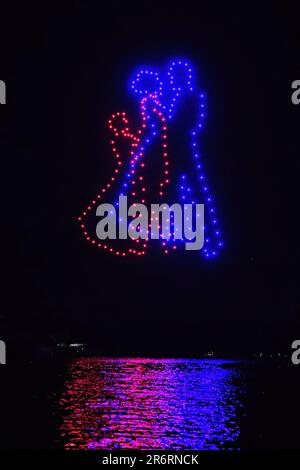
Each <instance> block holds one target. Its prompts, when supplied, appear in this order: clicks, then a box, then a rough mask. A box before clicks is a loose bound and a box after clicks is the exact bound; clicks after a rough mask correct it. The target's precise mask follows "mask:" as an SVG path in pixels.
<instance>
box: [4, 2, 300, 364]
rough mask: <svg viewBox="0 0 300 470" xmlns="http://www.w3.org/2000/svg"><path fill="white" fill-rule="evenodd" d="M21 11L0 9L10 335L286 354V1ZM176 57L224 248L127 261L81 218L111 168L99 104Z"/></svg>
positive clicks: (291, 231) (291, 198)
mask: <svg viewBox="0 0 300 470" xmlns="http://www.w3.org/2000/svg"><path fill="white" fill-rule="evenodd" d="M20 5H23V6H20V7H19V8H18V14H17V12H16V9H13V8H11V9H7V11H5V9H4V14H3V15H2V12H1V32H0V39H1V62H0V79H2V80H5V81H6V85H7V103H8V104H7V105H6V107H5V109H3V108H4V107H1V116H0V117H1V121H0V136H1V157H2V172H1V175H2V184H1V191H2V195H1V200H2V217H1V224H2V235H3V242H2V248H3V254H2V268H3V271H4V282H3V281H2V285H3V287H4V294H3V296H2V297H1V304H2V305H1V307H2V308H1V316H0V324H2V328H3V331H4V335H3V334H2V336H4V337H5V335H6V336H7V337H8V339H9V338H12V337H16V336H18V335H20V336H22V337H23V338H26V340H27V341H29V342H32V343H33V344H35V343H39V342H41V343H43V342H46V341H51V340H53V341H56V340H58V339H70V340H72V341H75V340H86V341H88V342H91V343H94V344H97V346H98V347H99V350H100V352H101V353H103V354H123V355H129V354H139V355H141V354H148V355H158V356H159V355H185V356H196V355H197V354H200V353H201V352H202V351H205V350H207V349H208V348H209V349H211V348H213V349H215V350H217V351H220V352H222V353H228V354H236V355H241V354H243V353H245V352H254V351H258V350H273V351H277V350H283V351H287V352H289V350H290V346H291V343H292V341H293V340H294V339H296V338H297V337H299V331H300V320H299V289H298V269H299V268H298V267H299V229H298V227H299V223H298V212H299V211H298V204H297V203H298V188H299V182H298V177H299V176H298V175H299V164H298V159H299V145H300V144H299V123H300V106H298V107H297V106H294V105H293V104H292V102H291V83H292V81H293V80H296V79H300V55H299V45H300V37H299V26H298V25H297V18H296V14H295V12H294V11H292V10H290V11H288V8H287V7H285V6H284V3H282V5H281V6H280V5H279V4H276V5H273V6H272V7H270V6H268V7H267V6H266V7H264V6H263V5H262V4H260V5H259V7H254V6H252V7H251V8H249V9H247V8H246V7H245V6H244V5H242V4H240V7H239V8H234V7H231V8H229V7H228V6H227V7H226V8H225V7H223V8H221V9H220V7H219V8H217V7H216V6H212V7H211V8H209V7H207V2H197V5H198V8H197V10H195V9H194V8H193V7H192V6H190V7H189V9H188V8H185V9H184V10H183V9H182V8H183V6H182V5H181V6H178V7H174V6H173V7H172V8H171V7H167V6H165V7H161V6H160V7H159V8H158V10H157V11H158V12H159V13H157V14H156V13H155V14H154V13H153V10H154V6H151V7H150V6H149V7H148V8H142V7H140V8H137V9H136V8H134V7H133V6H132V7H131V6H130V4H129V6H128V7H126V8H124V5H123V8H122V7H121V6H120V7H119V6H118V2H114V7H113V8H112V9H111V10H110V11H108V10H104V9H103V8H104V7H103V4H102V2H95V3H92V2H81V3H80V2H72V3H69V4H67V3H65V6H57V7H55V6H53V5H52V4H49V5H48V6H47V3H46V2H45V3H44V2H43V5H42V4H41V3H36V4H35V3H33V2H26V4H25V2H24V3H20ZM67 5H68V6H67ZM97 5H98V6H97ZM151 5H152V4H151ZM1 8H2V7H1ZM155 10H156V9H155ZM173 56H175V57H178V56H184V57H187V58H189V59H190V60H191V62H192V63H193V64H194V67H195V68H196V71H197V82H198V84H199V86H200V88H201V89H204V90H205V91H206V93H207V104H208V119H207V125H206V130H205V133H204V135H203V137H202V139H203V145H204V148H205V154H206V157H207V160H206V172H207V174H208V175H209V179H210V181H211V182H212V186H213V191H214V194H215V197H216V200H217V205H218V212H219V218H220V222H221V225H222V227H223V233H224V240H225V249H224V250H223V252H222V254H221V256H220V257H218V259H217V260H215V261H213V262H205V261H204V260H203V259H202V258H201V256H199V255H195V254H194V255H192V256H191V255H187V256H186V255H184V256H178V257H172V258H169V257H162V256H152V257H151V256H150V257H145V258H143V259H140V258H132V259H130V258H127V259H126V260H123V259H122V260H121V259H118V258H116V257H113V256H109V255H106V254H105V253H103V252H101V251H100V252H98V251H97V250H95V249H94V248H93V247H91V246H90V245H89V244H87V243H86V242H85V241H84V239H83V238H82V235H81V233H80V229H79V228H78V225H77V223H76V220H75V218H76V216H77V215H78V213H79V212H80V210H81V208H82V207H83V205H84V204H85V203H86V202H87V201H88V200H89V199H90V197H91V195H93V194H94V191H95V190H96V188H97V187H98V186H99V185H100V184H102V183H105V182H106V180H107V177H108V176H109V175H110V169H111V157H110V153H109V151H108V150H109V147H108V138H107V130H106V121H107V119H108V116H109V115H110V114H111V113H112V112H114V111H117V110H119V109H126V110H132V112H134V111H135V109H136V108H135V104H134V101H133V99H132V97H130V96H129V95H128V93H127V85H128V79H129V77H130V75H131V74H132V70H133V69H134V68H135V67H136V66H138V65H139V64H148V63H149V64H150V65H155V64H158V65H161V64H164V63H165V62H166V61H168V60H169V58H171V57H173Z"/></svg>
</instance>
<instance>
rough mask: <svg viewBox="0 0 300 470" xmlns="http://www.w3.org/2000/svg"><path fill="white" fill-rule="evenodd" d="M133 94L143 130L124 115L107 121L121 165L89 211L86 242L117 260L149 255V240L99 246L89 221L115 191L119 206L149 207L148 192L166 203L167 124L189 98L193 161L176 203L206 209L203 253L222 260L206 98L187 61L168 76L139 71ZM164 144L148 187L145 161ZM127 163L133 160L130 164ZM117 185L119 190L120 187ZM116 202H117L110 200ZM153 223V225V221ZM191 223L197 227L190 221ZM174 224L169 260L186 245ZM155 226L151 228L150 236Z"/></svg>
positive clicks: (83, 217)
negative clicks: (207, 147)
mask: <svg viewBox="0 0 300 470" xmlns="http://www.w3.org/2000/svg"><path fill="white" fill-rule="evenodd" d="M129 89H130V92H131V93H132V94H133V95H134V96H135V97H136V98H137V99H138V103H139V109H140V118H141V125H140V128H139V129H138V130H136V131H132V130H131V123H130V122H129V118H128V116H127V114H126V112H125V111H122V112H116V113H114V114H113V115H112V116H111V118H110V119H109V120H108V127H109V130H110V132H111V133H112V138H111V141H110V143H111V146H112V153H113V155H114V157H115V159H116V164H115V168H114V171H113V175H112V176H111V178H110V180H109V182H108V183H107V184H106V185H105V186H104V187H101V189H100V190H99V192H98V194H97V195H96V196H95V197H94V199H93V200H92V201H91V203H90V204H89V205H88V206H86V207H85V209H84V210H83V211H82V213H81V214H80V216H79V217H78V221H79V223H80V227H81V229H82V232H83V235H84V237H85V238H86V240H87V241H88V242H89V243H91V244H92V245H94V246H96V247H98V248H101V249H104V250H106V251H107V252H109V253H112V254H115V255H117V256H126V255H129V254H134V255H139V256H141V255H145V254H146V253H147V251H149V240H143V239H140V238H138V239H136V240H134V241H133V240H126V241H124V240H123V243H122V244H120V245H117V247H116V246H112V243H111V240H107V241H99V240H98V239H97V238H96V235H95V231H93V230H90V229H89V227H88V224H87V218H88V216H89V215H90V214H92V213H95V210H96V207H97V204H98V203H100V202H104V201H105V202H107V197H108V195H109V194H110V195H111V194H112V193H111V191H112V190H114V196H113V198H114V204H115V206H117V205H118V203H117V202H116V201H117V200H118V197H119V196H121V195H122V196H127V197H128V198H130V199H131V201H132V202H133V203H138V202H139V203H142V204H146V203H147V201H149V186H151V190H152V192H153V191H154V189H153V188H156V189H155V192H153V194H154V195H155V197H156V199H157V200H158V202H159V201H161V202H165V196H166V195H167V193H168V188H169V186H170V182H171V178H172V171H171V168H172V165H171V161H170V158H169V153H168V142H167V140H168V122H170V123H173V122H176V115H177V111H178V105H179V103H180V101H182V100H183V98H184V97H185V96H186V97H187V96H189V97H192V99H193V100H194V102H196V104H197V109H198V116H197V118H196V122H194V125H193V127H192V129H191V130H190V144H189V146H190V157H191V158H190V161H189V162H187V171H185V172H184V173H181V174H180V175H179V178H178V180H177V182H175V183H176V187H177V190H176V192H177V198H178V199H179V200H180V202H181V203H182V204H196V203H203V204H204V206H205V218H204V220H205V226H204V230H205V232H204V233H205V240H204V246H203V248H202V250H201V253H202V255H203V256H204V258H206V259H211V258H214V257H216V256H217V255H218V253H219V251H220V249H221V248H222V246H223V240H222V235H221V230H220V227H219V222H218V219H217V213H216V207H215V204H214V198H213V196H212V194H211V190H210V187H209V184H208V182H207V176H206V175H205V173H204V168H203V161H202V158H201V149H200V148H199V136H200V133H201V131H202V130H203V127H204V122H205V116H206V105H205V94H204V93H203V92H199V91H198V90H197V88H196V86H195V83H194V77H193V71H192V67H191V65H190V63H189V62H188V61H186V60H183V59H176V60H172V61H171V62H170V63H169V65H168V66H167V67H166V69H165V71H164V72H162V73H161V74H160V72H159V71H158V70H153V69H150V68H145V67H143V68H142V69H140V70H138V71H137V72H136V73H135V74H134V77H133V79H132V81H131V83H130V86H129ZM159 139H160V151H159V152H160V153H161V157H162V158H161V161H162V168H161V171H160V176H159V178H158V180H157V181H151V184H149V183H148V184H147V183H146V181H145V180H146V178H145V175H146V170H145V167H146V156H147V152H148V153H149V151H151V148H153V145H155V144H156V143H157V141H159ZM124 143H125V146H126V144H127V147H128V152H127V153H128V155H127V153H126V152H125V155H124ZM127 157H128V158H127ZM116 183H118V185H119V186H118V187H119V190H117V191H116V189H115V185H116ZM110 197H112V196H110ZM150 220H151V219H150ZM191 223H192V221H191ZM173 226H174V224H173V220H172V219H171V233H170V239H169V240H161V241H160V242H159V243H160V245H161V246H162V251H163V253H164V254H169V253H171V252H175V251H176V249H177V247H179V246H180V245H182V241H183V240H175V239H174V233H173V232H172V229H173ZM150 230H151V224H150V225H149V231H150Z"/></svg>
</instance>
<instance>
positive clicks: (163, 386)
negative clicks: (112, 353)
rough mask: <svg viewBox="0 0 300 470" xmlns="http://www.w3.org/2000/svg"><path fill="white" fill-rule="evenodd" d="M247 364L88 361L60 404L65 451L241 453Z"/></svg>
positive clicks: (76, 366) (71, 373)
mask: <svg viewBox="0 0 300 470" xmlns="http://www.w3.org/2000/svg"><path fill="white" fill-rule="evenodd" d="M243 395H244V385H243V380H242V375H241V369H240V363H239V362H235V361H224V360H190V359H103V358H81V359H77V360H74V361H73V362H71V364H70V366H69V370H68V378H67V381H66V382H65V386H64V390H63V393H62V396H61V400H60V415H61V416H62V423H61V426H60V442H61V443H62V444H63V446H64V448H66V449H93V448H95V449H116V448H123V449H195V450H198V449H236V448H238V437H239V433H240V417H241V416H242V414H243V412H244V410H243Z"/></svg>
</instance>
